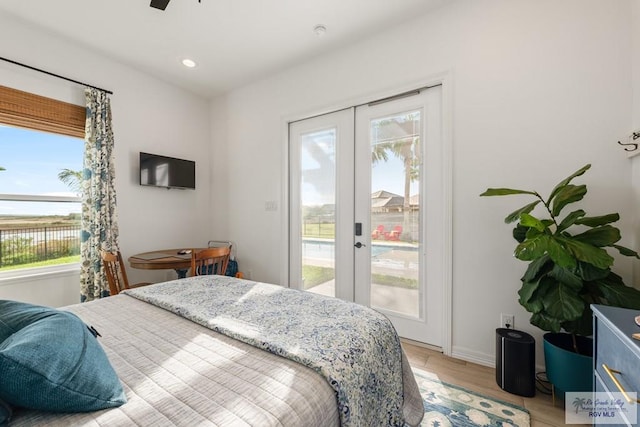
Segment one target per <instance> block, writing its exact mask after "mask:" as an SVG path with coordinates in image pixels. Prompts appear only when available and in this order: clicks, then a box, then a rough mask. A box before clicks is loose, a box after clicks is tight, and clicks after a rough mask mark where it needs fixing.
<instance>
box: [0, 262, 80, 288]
mask: <svg viewBox="0 0 640 427" xmlns="http://www.w3.org/2000/svg"><path fill="white" fill-rule="evenodd" d="M79 272H80V263H72V264H63V265H54V266H47V267H35V268H25V269H22V270H11V271H5V272H1V273H0V286H3V285H12V284H15V283H20V282H30V281H34V280H42V279H48V278H54V277H64V276H70V275H72V274H77V273H79Z"/></svg>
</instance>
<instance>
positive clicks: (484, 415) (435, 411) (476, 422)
mask: <svg viewBox="0 0 640 427" xmlns="http://www.w3.org/2000/svg"><path fill="white" fill-rule="evenodd" d="M413 373H414V374H415V377H416V381H417V382H418V387H419V388H420V394H421V395H422V399H423V401H424V412H425V414H424V418H423V419H422V424H420V426H421V427H427V426H428V427H448V426H456V427H467V426H492V427H493V426H496V427H508V426H518V427H528V426H529V424H530V417H529V412H528V411H527V410H526V409H524V408H521V407H519V406H516V405H513V404H511V403H507V402H502V401H499V400H495V399H493V398H490V397H487V396H482V395H480V394H478V393H475V392H473V391H469V390H465V389H464V388H462V387H458V386H455V385H451V384H447V383H443V382H442V381H440V380H439V379H438V377H437V376H436V375H434V374H430V373H427V372H424V371H421V370H419V369H415V368H414V369H413Z"/></svg>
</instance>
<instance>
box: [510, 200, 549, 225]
mask: <svg viewBox="0 0 640 427" xmlns="http://www.w3.org/2000/svg"><path fill="white" fill-rule="evenodd" d="M538 203H540V200H536V201H535V202H533V203H529V204H528V205H526V206H523V207H521V208H520V209H518V210H516V211H513V212H511V213H510V214H509V215H507V217H506V218H505V219H504V222H506V223H507V224H511V223H512V222H514V221H517V220H519V219H520V215H522V214H523V213H527V214H528V213H530V212H531V211H532V210H533V209H534V208H535V207H536V206H537V205H538Z"/></svg>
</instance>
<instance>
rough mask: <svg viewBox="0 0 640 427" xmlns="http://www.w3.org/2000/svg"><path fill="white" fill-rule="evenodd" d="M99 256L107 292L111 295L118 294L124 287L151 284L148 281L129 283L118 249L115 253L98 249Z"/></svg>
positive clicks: (129, 287)
mask: <svg viewBox="0 0 640 427" xmlns="http://www.w3.org/2000/svg"><path fill="white" fill-rule="evenodd" d="M100 256H101V257H102V264H103V265H104V271H105V274H106V275H107V281H108V282H109V293H110V294H111V295H118V294H119V293H120V291H123V290H125V289H131V288H138V287H140V286H146V285H150V284H151V283H149V282H142V283H135V284H133V285H130V284H129V279H128V278H127V271H126V270H125V268H124V261H122V255H121V254H120V251H118V252H116V253H112V252H107V251H100Z"/></svg>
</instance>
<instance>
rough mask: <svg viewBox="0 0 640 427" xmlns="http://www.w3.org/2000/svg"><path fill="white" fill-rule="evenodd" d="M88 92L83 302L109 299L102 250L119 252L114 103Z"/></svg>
mask: <svg viewBox="0 0 640 427" xmlns="http://www.w3.org/2000/svg"><path fill="white" fill-rule="evenodd" d="M84 92H85V97H86V100H87V124H86V127H85V138H84V141H85V142H84V171H83V181H82V226H81V237H80V255H81V260H82V261H81V267H80V300H81V301H82V302H85V301H91V300H94V299H97V298H102V297H105V296H109V285H108V283H107V280H106V276H105V273H104V269H103V266H102V258H101V257H100V250H101V249H105V250H108V251H117V250H118V249H117V248H118V221H117V215H116V191H115V185H114V165H113V129H112V128H111V101H110V99H109V96H108V94H107V93H106V92H103V91H101V90H98V89H94V88H87V89H85V91H84Z"/></svg>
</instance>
